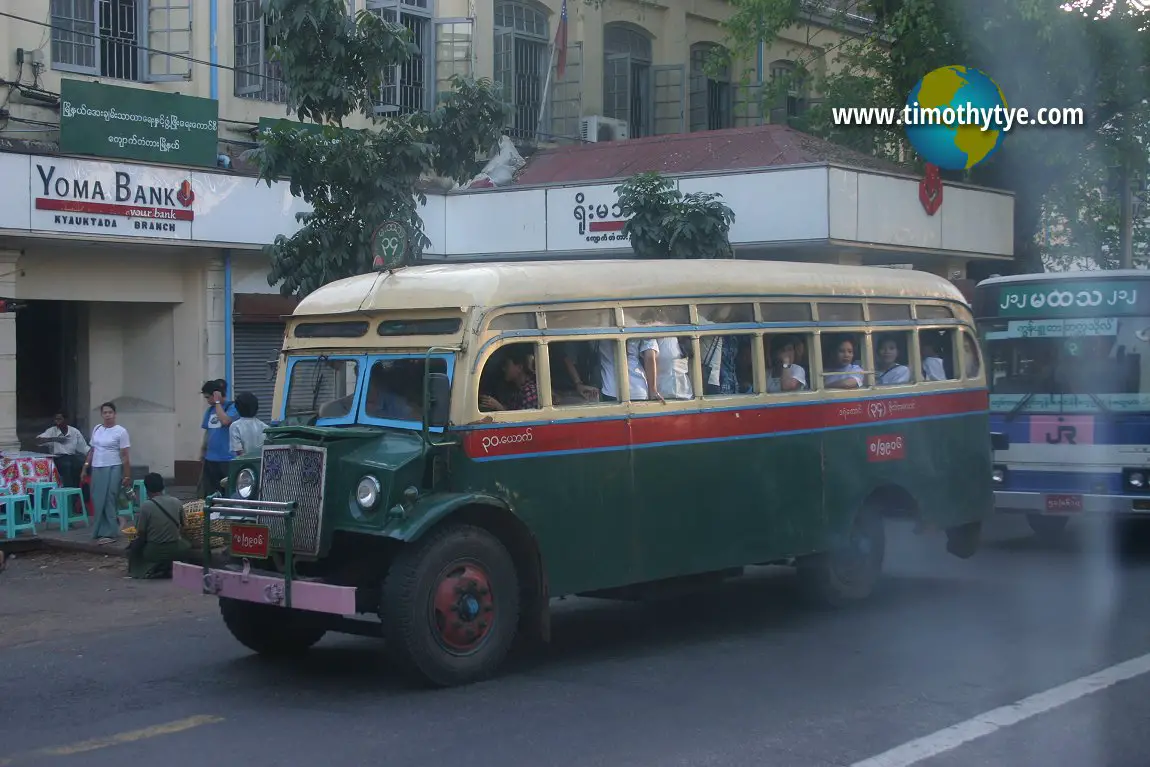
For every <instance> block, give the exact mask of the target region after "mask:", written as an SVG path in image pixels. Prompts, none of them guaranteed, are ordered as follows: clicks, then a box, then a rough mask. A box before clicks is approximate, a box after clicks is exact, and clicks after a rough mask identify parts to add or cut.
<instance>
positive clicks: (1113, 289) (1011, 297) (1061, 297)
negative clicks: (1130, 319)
mask: <svg viewBox="0 0 1150 767" xmlns="http://www.w3.org/2000/svg"><path fill="white" fill-rule="evenodd" d="M987 298H988V299H990V300H989V301H987V302H986V304H985V305H983V306H981V307H980V311H979V314H980V315H982V316H985V317H1115V316H1123V315H1131V314H1140V315H1147V314H1150V282H1144V283H1139V282H1136V281H1132V280H1123V281H1119V280H1081V281H1079V280H1075V281H1073V282H1071V281H1069V280H1067V281H1065V282H1063V281H1058V282H1053V281H1051V282H1037V283H1030V284H1025V283H1024V284H1006V285H1002V286H1000V287H999V288H998V293H997V297H996V298H995V297H993V294H992V295H991V296H987Z"/></svg>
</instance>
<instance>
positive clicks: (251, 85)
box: [233, 0, 287, 104]
mask: <svg viewBox="0 0 1150 767" xmlns="http://www.w3.org/2000/svg"><path fill="white" fill-rule="evenodd" d="M234 12H235V16H234V17H233V18H234V20H235V45H236V54H235V55H236V64H235V66H236V71H235V73H234V77H235V85H236V89H235V92H236V95H237V96H241V97H243V98H249V99H259V100H260V101H271V102H273V103H276V104H285V103H287V83H286V82H285V81H284V79H283V68H282V67H281V65H280V63H279V62H278V61H271V60H270V58H269V56H268V52H269V50H270V49H271V47H272V40H271V36H270V35H269V33H268V27H269V24H268V21H267V19H265V18H264V15H263V11H262V10H261V9H260V0H236V2H235V8H234Z"/></svg>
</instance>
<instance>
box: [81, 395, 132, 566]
mask: <svg viewBox="0 0 1150 767" xmlns="http://www.w3.org/2000/svg"><path fill="white" fill-rule="evenodd" d="M100 415H101V416H102V417H103V419H104V423H103V424H101V425H99V426H97V427H96V428H95V429H93V430H92V439H91V440H89V444H90V445H91V448H90V449H89V450H88V457H87V459H85V461H84V471H85V472H87V471H89V470H91V473H92V508H93V510H94V511H95V513H96V524H94V525H93V526H92V537H93V538H95V539H96V542H97V543H100V544H102V545H103V544H108V543H112V542H113V541H114V540H116V538H117V537H119V535H120V525H119V507H120V504H119V500H120V488H121V487H125V488H126V487H130V486H131V484H132V463H131V460H130V459H129V458H128V448H130V447H131V446H132V442H131V440H130V439H129V438H128V430H127V429H125V428H124V427H123V426H120V425H119V424H117V423H116V406H115V405H113V404H112V403H111V402H105V403H104V404H102V405H100Z"/></svg>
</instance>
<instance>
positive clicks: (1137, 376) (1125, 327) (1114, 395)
mask: <svg viewBox="0 0 1150 767" xmlns="http://www.w3.org/2000/svg"><path fill="white" fill-rule="evenodd" d="M983 330H984V338H985V342H986V354H987V357H988V359H989V360H990V369H989V370H990V377H989V384H990V409H991V410H992V411H997V412H1018V411H1025V412H1030V413H1044V412H1045V413H1072V412H1114V411H1116V412H1139V411H1150V317H1147V316H1135V317H1090V318H1075V319H1053V320H1027V321H1022V322H1020V321H1010V322H1008V321H988V322H984V323H983Z"/></svg>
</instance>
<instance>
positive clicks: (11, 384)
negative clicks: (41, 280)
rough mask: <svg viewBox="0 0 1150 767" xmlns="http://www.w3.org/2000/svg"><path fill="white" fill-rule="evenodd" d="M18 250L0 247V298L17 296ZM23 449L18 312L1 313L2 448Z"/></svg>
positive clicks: (0, 433) (0, 393)
mask: <svg viewBox="0 0 1150 767" xmlns="http://www.w3.org/2000/svg"><path fill="white" fill-rule="evenodd" d="M19 259H20V251H18V250H2V249H0V298H15V297H16V270H17V261H19ZM19 449H20V438H19V437H18V436H17V434H16V313H15V312H0V450H6V451H15V450H19Z"/></svg>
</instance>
